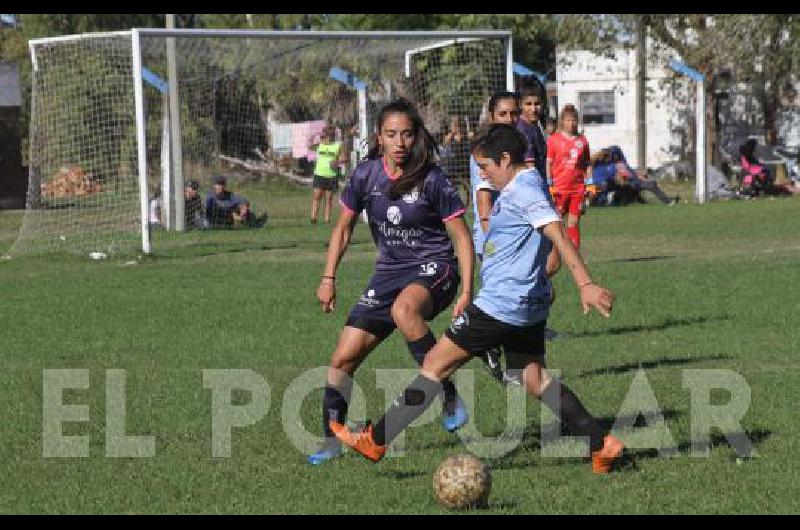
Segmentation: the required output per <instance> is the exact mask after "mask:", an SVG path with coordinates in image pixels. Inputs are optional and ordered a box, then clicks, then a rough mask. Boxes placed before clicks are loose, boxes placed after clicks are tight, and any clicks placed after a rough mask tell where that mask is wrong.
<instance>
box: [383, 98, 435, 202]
mask: <svg viewBox="0 0 800 530" xmlns="http://www.w3.org/2000/svg"><path fill="white" fill-rule="evenodd" d="M390 114H405V115H406V116H407V117H408V119H409V120H410V121H411V130H412V133H413V134H414V144H413V145H412V146H411V151H410V152H409V154H408V158H407V159H406V160H405V162H404V164H403V174H402V175H401V176H400V178H398V179H397V180H393V181H392V183H391V184H390V185H389V193H388V195H389V198H390V199H391V200H397V199H399V198H400V197H401V196H403V195H404V194H405V193H408V192H409V191H411V190H412V189H413V188H414V187H415V186H416V185H417V184H420V183H422V182H423V181H424V180H425V177H427V176H428V171H430V169H431V168H432V167H433V166H434V160H435V157H436V154H437V153H438V145H437V144H436V140H434V139H433V136H431V133H430V132H429V131H428V129H426V128H425V124H424V123H422V118H421V117H420V115H419V112H418V111H417V108H416V107H415V106H414V105H413V104H412V103H411V102H410V101H408V100H407V99H405V98H400V99H397V100H395V101H392V102H391V103H389V104H387V105H385V106H384V107H383V108H382V109H381V110H380V112H379V113H378V119H377V121H376V123H377V125H378V131H377V133H376V134H375V135H374V136H373V139H372V144H371V145H370V148H369V152H368V153H367V158H368V159H375V158H380V157H381V156H383V152H382V149H381V146H380V143H379V142H378V136H379V135H380V132H381V129H382V128H383V124H384V123H385V122H386V118H387V117H388V116H389V115H390Z"/></svg>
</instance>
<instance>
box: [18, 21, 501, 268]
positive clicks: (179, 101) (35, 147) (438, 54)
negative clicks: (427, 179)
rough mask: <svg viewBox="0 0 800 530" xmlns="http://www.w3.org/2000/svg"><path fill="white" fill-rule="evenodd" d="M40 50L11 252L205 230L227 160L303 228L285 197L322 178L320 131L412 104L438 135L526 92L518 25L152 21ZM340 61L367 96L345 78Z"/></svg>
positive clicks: (100, 246) (453, 167)
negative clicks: (193, 204) (185, 25)
mask: <svg viewBox="0 0 800 530" xmlns="http://www.w3.org/2000/svg"><path fill="white" fill-rule="evenodd" d="M30 53H31V59H32V63H33V73H32V98H31V163H30V183H29V192H28V201H27V203H28V204H27V207H26V209H27V211H26V214H25V219H24V221H23V227H22V229H21V230H20V236H19V238H18V240H17V241H16V242H15V244H14V246H13V247H12V251H11V253H12V255H14V254H26V253H43V252H52V251H68V252H79V253H86V252H91V251H101V252H107V251H109V250H111V251H114V250H117V249H120V248H122V247H123V246H126V245H127V248H129V249H133V250H139V251H141V252H144V253H151V252H152V250H153V238H156V240H157V242H158V239H159V238H164V237H166V236H165V235H164V234H166V233H169V232H173V233H174V232H181V231H183V230H185V229H187V228H191V226H188V225H186V224H185V222H184V221H185V220H187V219H188V217H186V216H188V215H189V214H188V213H186V214H184V211H183V210H184V184H185V183H188V182H190V181H199V182H200V187H201V191H203V190H205V189H208V188H210V186H211V182H212V178H213V175H214V174H218V173H219V172H223V171H224V168H226V167H227V168H233V169H231V172H234V173H236V175H239V174H242V175H244V176H242V177H241V179H239V177H236V178H233V180H234V181H235V182H234V184H236V185H241V186H243V187H242V189H246V190H248V192H249V193H260V194H261V195H259V197H260V198H263V200H261V202H260V203H258V205H257V207H258V208H260V209H262V210H269V211H270V214H271V216H272V217H271V218H275V219H289V220H290V219H293V218H297V219H299V218H300V216H301V215H306V212H305V211H302V212H301V208H299V207H298V206H297V204H289V202H288V199H285V198H284V197H285V196H288V195H287V194H286V193H284V191H285V188H286V187H287V186H289V185H295V186H296V185H297V184H296V183H297V182H303V183H308V182H309V181H310V178H309V175H308V173H307V172H308V171H309V170H308V167H309V164H311V161H312V160H313V155H311V154H310V155H309V156H304V155H305V152H306V151H307V146H306V144H307V143H309V142H308V138H310V137H311V136H313V134H314V131H318V130H319V127H320V124H322V123H332V124H333V125H334V126H335V127H336V130H337V139H339V138H341V140H342V142H343V144H344V145H347V143H346V142H345V141H344V140H345V135H346V134H348V133H349V129H348V128H349V127H353V128H355V126H358V132H357V135H358V136H359V137H360V138H361V139H363V140H365V139H367V138H368V137H369V135H370V133H371V132H373V129H374V118H375V117H374V114H375V110H377V109H378V108H379V107H380V106H381V105H383V104H384V103H386V102H388V100H389V98H390V97H396V96H403V97H406V98H408V99H410V100H412V102H414V103H415V105H417V107H418V108H419V110H420V113H421V114H422V116H423V119H424V120H425V122H426V126H427V127H428V128H429V130H431V132H434V133H435V134H439V135H444V134H445V131H446V129H447V127H448V126H449V125H448V123H449V120H450V119H451V118H453V117H458V119H460V120H465V121H466V128H467V130H474V126H476V125H477V122H478V119H479V116H480V115H481V111H482V110H483V106H485V103H486V101H487V100H488V97H489V95H491V93H493V92H495V91H497V90H501V89H509V90H512V89H513V56H512V53H513V52H512V46H511V32H510V31H262V30H224V29H219V30H195V29H150V28H137V29H132V30H130V31H121V32H106V33H91V34H82V35H70V36H62V37H54V38H43V39H34V40H31V41H30ZM334 68H337V69H343V70H344V71H348V72H352V73H353V75H354V76H357V78H358V79H359V80H361V81H359V83H360V84H359V85H358V90H353V87H348V86H346V84H342V83H337V82H335V81H333V80H331V79H330V78H329V77H328V72H329V71H333V69H334ZM365 129H366V130H365ZM304 134H305V135H307V136H303V135H304ZM308 135H311V136H308ZM167 136H168V137H167ZM441 137H442V136H440V138H441ZM347 138H350V137H349V136H348V137H347ZM348 147H349V146H348ZM445 151H446V150H445ZM443 156H445V155H443ZM446 156H452V154H447V155H446ZM301 163H303V164H305V166H304V167H300V168H298V167H299V166H298V164H301ZM226 164H227V165H226ZM443 164H445V165H447V169H446V170H447V171H448V172H449V173H450V174H451V178H456V177H458V178H460V176H461V175H463V174H464V172H467V173H468V167H465V164H464V161H454V160H450V161H449V162H448V160H443ZM301 165H302V164H301ZM220 168H223V169H220ZM248 179H249V180H248ZM245 185H246V186H249V187H245ZM162 188H163V189H162ZM155 190H160V191H161V193H163V195H158V196H157V192H156V191H155ZM252 190H258V191H257V192H256V191H252ZM154 201H157V204H158V205H160V208H161V210H160V211H161V212H162V215H163V222H162V223H160V224H159V223H158V222H156V223H155V224H152V223H151V221H152V219H151V217H152V215H153V212H154V211H158V210H157V209H154V207H153V206H154ZM280 201H286V204H285V205H284V204H283V203H281V202H280ZM303 208H304V207H303ZM158 220H159V219H156V221H158ZM287 222H289V221H287ZM161 225H163V228H164V230H161V229H159V230H158V231H157V232H153V231H152V226H161ZM171 237H176V236H171ZM132 241H134V242H136V244H135V245H134V246H131V242H132Z"/></svg>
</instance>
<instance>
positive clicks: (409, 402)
mask: <svg viewBox="0 0 800 530" xmlns="http://www.w3.org/2000/svg"><path fill="white" fill-rule="evenodd" d="M526 148H527V143H526V141H525V138H524V137H523V136H522V134H520V133H519V132H518V131H517V130H516V129H515V128H514V127H512V126H510V125H505V124H497V125H492V126H491V127H490V128H489V130H488V131H487V132H486V133H484V134H482V135H481V136H479V137H478V139H477V140H476V141H475V143H474V146H473V148H472V153H473V156H474V157H475V161H476V163H477V165H478V167H479V168H480V169H481V172H482V174H483V177H484V178H487V179H488V180H489V181H491V183H492V184H493V186H494V188H495V189H497V190H498V191H500V195H499V197H498V198H497V200H496V201H495V203H494V207H493V208H492V215H491V218H490V221H489V231H488V233H487V234H486V243H485V244H484V253H483V265H482V267H481V282H482V287H481V290H480V292H479V293H478V296H477V297H476V298H475V300H474V301H473V302H472V303H471V304H470V305H469V306H468V307H467V309H466V310H465V311H464V312H463V313H461V314H460V315H459V316H458V317H457V318H456V319H455V320H454V321H453V323H452V324H451V325H450V328H449V329H448V330H447V331H446V332H445V335H444V336H443V337H442V338H441V339H439V342H437V344H436V346H435V347H434V348H433V349H432V350H431V351H430V352H429V353H428V355H427V357H426V358H425V362H424V364H423V366H422V371H421V373H420V375H418V376H417V378H416V379H415V380H414V382H412V383H411V385H409V386H408V387H407V388H406V389H405V391H404V392H403V394H402V395H401V396H400V397H398V398H397V399H396V400H395V401H394V402H393V403H392V405H391V407H390V408H389V410H388V411H387V413H386V414H385V415H384V416H383V417H382V418H381V419H380V420H379V421H378V422H377V423H375V424H374V425H372V424H369V425H368V426H367V427H366V428H364V429H363V430H362V431H360V432H357V433H353V432H351V431H350V430H349V429H348V428H347V427H346V426H344V425H340V424H335V425H332V429H333V430H334V433H335V434H336V436H337V437H338V438H339V439H340V440H342V442H344V443H346V444H347V445H349V446H350V447H353V448H354V449H355V450H356V451H358V452H359V453H361V454H362V455H364V456H366V457H367V458H369V459H370V460H373V461H376V462H377V461H378V460H380V459H381V458H382V457H383V455H384V454H385V452H386V449H387V447H388V445H389V444H390V443H391V441H392V440H393V439H394V438H395V437H396V436H397V435H398V434H399V433H400V432H402V430H403V429H405V428H406V427H407V426H408V425H409V424H410V423H411V422H412V421H414V419H416V418H417V417H419V416H420V415H421V414H422V413H423V412H424V411H425V409H426V408H427V407H428V406H429V405H430V403H431V402H432V400H433V397H434V396H435V395H436V394H437V393H438V392H439V391H440V388H441V383H440V381H442V380H443V379H444V378H446V377H448V376H450V375H451V374H452V373H453V372H454V371H455V370H456V369H458V367H459V366H461V365H463V364H464V363H466V362H467V361H469V360H470V359H471V358H472V357H473V356H475V355H480V354H482V353H483V352H484V351H486V350H487V349H488V348H492V347H496V346H503V347H504V349H505V351H506V355H507V356H508V358H507V359H508V360H507V362H508V367H509V368H514V369H519V370H521V371H522V377H523V384H524V385H525V388H526V390H527V391H528V393H529V394H532V395H534V396H536V397H537V398H539V399H540V400H541V401H542V402H543V403H544V404H545V405H546V406H547V407H549V408H550V409H551V410H553V411H554V412H555V413H556V415H557V416H558V417H559V418H560V419H561V420H562V421H563V423H564V424H566V426H567V428H568V429H569V430H570V431H571V432H572V433H573V434H575V435H578V436H587V437H588V438H589V446H590V450H591V457H592V470H593V471H594V472H595V473H607V472H608V471H610V469H611V467H612V464H613V463H614V461H616V460H617V459H618V458H619V457H620V456H621V455H622V452H623V448H624V446H623V444H622V442H621V441H620V440H618V439H617V438H615V437H614V436H611V435H610V434H608V433H607V432H605V431H604V430H603V428H602V427H601V426H600V425H599V424H598V422H597V420H596V419H595V418H594V417H593V416H592V415H591V414H589V412H587V411H586V409H585V408H584V407H583V405H582V404H581V402H580V401H579V400H578V398H577V397H576V396H575V394H574V393H572V391H571V390H570V389H569V388H567V387H566V385H564V384H563V383H560V382H559V381H556V380H554V378H553V377H552V376H551V375H550V374H549V373H548V371H547V369H546V363H545V340H544V328H545V323H546V322H547V316H548V312H549V309H550V290H551V285H550V281H549V279H548V278H547V274H546V271H545V269H546V262H547V255H548V254H549V253H550V250H551V248H552V246H553V245H555V247H556V249H557V250H558V251H559V253H561V256H562V258H563V262H564V263H565V264H566V265H567V267H568V269H569V270H570V272H571V273H572V276H573V278H574V280H575V283H576V285H577V286H578V289H580V294H581V305H582V306H583V311H584V313H588V312H589V310H590V309H591V308H595V309H596V310H597V311H599V312H600V313H601V314H602V315H604V316H606V317H608V316H610V315H611V308H612V304H613V300H614V296H613V294H612V293H611V291H609V290H607V289H605V288H604V287H601V286H600V285H597V284H596V283H595V282H594V281H592V278H591V276H590V275H589V271H588V269H587V268H586V265H585V264H584V262H583V260H582V259H581V256H580V254H579V253H578V250H577V249H576V248H575V246H574V245H573V244H572V242H571V241H570V240H569V238H568V237H567V235H566V233H565V231H564V227H563V224H562V222H561V219H560V216H559V215H558V213H557V212H556V210H555V207H554V205H553V201H552V199H551V197H550V195H549V194H548V193H547V190H546V185H547V184H546V182H545V181H544V180H543V179H542V176H541V175H540V174H539V173H538V172H537V171H536V170H533V169H530V170H529V169H527V168H526V166H525V163H524V155H525V150H526Z"/></svg>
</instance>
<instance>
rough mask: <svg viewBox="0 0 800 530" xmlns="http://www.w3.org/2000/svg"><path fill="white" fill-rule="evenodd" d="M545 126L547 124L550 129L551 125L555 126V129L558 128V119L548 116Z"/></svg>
mask: <svg viewBox="0 0 800 530" xmlns="http://www.w3.org/2000/svg"><path fill="white" fill-rule="evenodd" d="M545 124H546V125H547V126H548V127H549V126H550V125H553V126H554V127H558V120H556V119H555V118H553V117H552V116H548V117H547V121H546V122H545Z"/></svg>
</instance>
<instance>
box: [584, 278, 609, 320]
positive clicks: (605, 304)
mask: <svg viewBox="0 0 800 530" xmlns="http://www.w3.org/2000/svg"><path fill="white" fill-rule="evenodd" d="M613 305H614V293H612V292H611V291H609V290H608V289H606V288H605V287H603V286H600V285H597V284H595V283H590V284H588V285H584V286H583V287H581V306H583V314H584V315H586V314H588V313H589V311H590V310H591V308H593V307H594V308H595V309H596V310H597V311H598V312H599V313H600V314H601V315H603V316H604V317H606V318H608V317H610V316H611V308H612V306H613Z"/></svg>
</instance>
